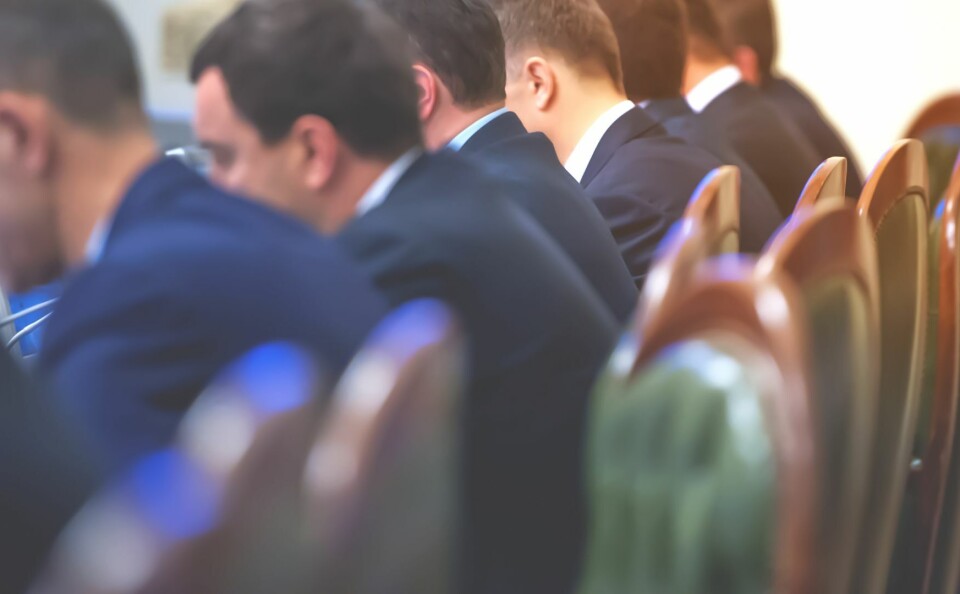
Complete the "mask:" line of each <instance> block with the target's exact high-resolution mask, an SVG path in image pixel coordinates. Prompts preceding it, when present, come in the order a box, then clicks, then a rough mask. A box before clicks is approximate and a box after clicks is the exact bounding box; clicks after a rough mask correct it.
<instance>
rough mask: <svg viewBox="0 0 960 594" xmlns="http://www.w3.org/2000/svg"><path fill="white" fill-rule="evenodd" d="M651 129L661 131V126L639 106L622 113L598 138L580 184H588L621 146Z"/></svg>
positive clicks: (651, 130) (584, 185) (649, 131)
mask: <svg viewBox="0 0 960 594" xmlns="http://www.w3.org/2000/svg"><path fill="white" fill-rule="evenodd" d="M653 131H660V132H663V128H661V127H660V125H659V124H657V122H656V121H655V120H654V119H653V118H651V117H650V116H648V115H647V114H646V113H644V111H643V110H642V109H640V108H639V107H636V108H634V109H631V110H630V111H628V112H627V113H625V114H623V115H622V116H621V117H620V119H618V120H617V121H616V122H614V123H613V125H612V126H610V129H609V130H607V133H606V134H604V135H603V138H601V139H600V144H598V145H597V150H596V151H594V153H593V157H591V159H590V164H589V165H587V170H586V171H585V172H584V174H583V179H582V180H581V181H580V183H581V185H582V186H583V187H586V186H588V185H589V184H590V182H592V181H593V179H594V178H595V177H596V176H597V174H598V173H600V170H602V169H603V167H604V165H606V164H607V162H608V161H609V160H610V158H611V157H613V155H614V153H616V152H617V150H618V149H619V148H620V147H621V146H623V145H625V144H627V143H628V142H630V141H631V140H634V139H636V138H640V137H642V136H645V135H647V134H649V133H651V132H653Z"/></svg>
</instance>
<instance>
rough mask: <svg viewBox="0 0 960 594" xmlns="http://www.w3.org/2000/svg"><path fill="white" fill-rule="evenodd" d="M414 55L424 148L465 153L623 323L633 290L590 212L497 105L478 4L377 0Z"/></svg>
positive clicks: (496, 41) (493, 45) (493, 23)
mask: <svg viewBox="0 0 960 594" xmlns="http://www.w3.org/2000/svg"><path fill="white" fill-rule="evenodd" d="M378 4H379V5H380V7H381V8H382V9H383V10H384V12H386V13H387V14H388V15H390V16H392V17H393V18H394V20H396V21H397V22H398V23H399V24H400V26H401V28H402V29H403V30H404V31H405V32H406V33H407V35H408V36H410V38H411V39H412V40H413V46H414V48H416V55H415V59H416V60H417V61H416V62H415V63H414V66H413V68H414V75H415V78H416V81H417V84H418V86H419V87H420V97H421V99H420V119H421V122H422V127H423V133H424V136H425V138H426V144H427V148H429V149H434V150H436V149H439V148H442V147H449V148H451V149H453V150H458V151H460V152H461V153H463V154H466V155H469V156H470V157H472V158H473V159H475V160H476V161H477V162H479V163H480V164H482V165H484V166H485V167H486V168H487V169H488V171H489V172H490V173H491V174H493V176H494V177H496V178H497V179H498V180H500V182H501V184H500V185H501V189H503V191H504V194H505V195H506V196H507V197H508V198H510V199H511V200H514V201H515V202H516V203H517V204H519V205H520V206H521V207H523V208H524V210H526V211H527V212H528V213H530V215H531V216H532V217H533V218H534V219H536V221H537V222H538V223H540V225H541V226H542V227H543V228H544V229H545V230H546V231H547V233H548V234H549V235H550V236H551V237H552V238H553V239H554V240H555V241H556V242H557V245H559V246H560V247H561V248H562V249H563V250H564V251H565V252H566V253H567V255H568V256H570V258H571V259H572V260H573V262H574V263H575V264H577V267H578V268H579V269H580V272H582V273H583V275H584V276H585V277H586V278H587V280H589V281H590V284H591V285H593V288H594V289H595V290H596V291H597V293H598V294H599V295H600V297H601V298H602V299H603V300H604V301H605V302H606V304H607V307H608V308H609V309H610V311H611V312H612V313H613V316H614V317H615V318H616V319H617V320H618V321H619V322H621V323H624V324H625V323H626V322H627V319H628V318H629V317H630V315H631V314H632V313H633V310H634V309H635V307H636V305H637V289H636V287H635V286H634V284H633V279H632V278H631V277H630V273H629V272H628V271H627V268H626V265H625V264H624V262H623V260H622V259H621V258H620V252H619V251H618V250H617V244H616V242H615V241H614V240H613V236H612V235H611V234H610V230H609V229H607V225H606V223H605V222H604V220H603V217H601V216H600V213H599V212H598V211H597V209H596V207H595V206H594V205H593V203H591V202H590V201H589V200H588V199H587V198H586V197H585V196H584V194H583V189H582V188H581V187H580V184H578V183H577V181H576V180H575V179H573V178H572V177H570V174H569V173H567V171H566V170H564V168H563V165H561V164H560V161H559V160H557V154H556V152H555V151H554V149H553V145H552V144H550V141H549V140H548V139H547V138H546V137H545V136H544V135H543V134H528V133H527V131H526V129H525V128H524V127H523V124H522V123H520V120H519V119H518V118H517V116H516V115H514V114H513V113H511V112H510V111H508V110H507V109H506V108H505V107H504V90H503V89H504V84H505V82H506V80H505V79H506V65H505V62H504V45H503V34H502V33H501V32H500V23H499V22H498V21H497V16H496V15H495V14H494V13H493V10H492V9H491V8H490V6H489V5H488V4H487V3H486V2H485V1H484V0H378Z"/></svg>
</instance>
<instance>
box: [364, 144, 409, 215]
mask: <svg viewBox="0 0 960 594" xmlns="http://www.w3.org/2000/svg"><path fill="white" fill-rule="evenodd" d="M422 154H423V151H422V150H421V149H420V148H419V147H417V148H412V149H410V150H409V151H407V152H405V153H404V154H403V155H402V156H401V157H400V158H399V159H397V160H396V161H394V162H393V163H392V164H391V165H390V166H389V167H387V168H386V169H385V170H384V172H383V173H381V174H380V177H378V178H377V181H375V182H373V184H372V185H371V186H370V188H369V189H368V190H367V192H366V193H365V194H364V195H363V197H362V198H360V201H359V202H357V210H356V216H357V217H358V218H359V217H362V216H363V215H365V214H367V213H368V212H370V211H371V210H373V209H374V208H376V207H378V206H380V205H381V204H383V201H384V200H386V199H387V196H389V195H390V192H392V191H393V188H394V187H396V185H397V184H398V183H399V182H400V178H402V177H403V176H404V174H405V173H406V172H407V170H408V169H410V167H411V166H413V164H414V163H416V161H417V159H419V158H420V155H422Z"/></svg>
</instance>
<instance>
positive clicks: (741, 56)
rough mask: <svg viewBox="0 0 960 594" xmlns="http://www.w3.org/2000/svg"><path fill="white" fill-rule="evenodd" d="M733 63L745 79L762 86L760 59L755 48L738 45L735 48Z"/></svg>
mask: <svg viewBox="0 0 960 594" xmlns="http://www.w3.org/2000/svg"><path fill="white" fill-rule="evenodd" d="M733 63H734V64H735V65H736V67H737V68H738V69H739V70H740V75H741V76H743V80H744V81H746V82H748V83H750V84H751V85H754V86H760V82H761V80H762V77H761V75H760V59H759V58H758V57H757V52H755V51H753V48H750V47H747V46H745V45H738V46H737V47H736V48H734V50H733Z"/></svg>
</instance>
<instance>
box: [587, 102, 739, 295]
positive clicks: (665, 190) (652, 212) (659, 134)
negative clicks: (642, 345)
mask: <svg viewBox="0 0 960 594" xmlns="http://www.w3.org/2000/svg"><path fill="white" fill-rule="evenodd" d="M721 165H722V163H721V162H720V160H719V159H717V158H716V157H714V156H713V155H711V154H709V153H707V152H706V151H704V150H703V149H700V148H697V147H695V146H692V145H690V144H687V143H686V142H684V141H683V140H680V139H679V138H675V137H673V136H670V135H668V134H667V131H666V130H664V129H663V127H662V126H660V124H658V123H657V122H656V121H654V120H653V118H651V117H650V116H649V115H647V114H646V113H645V112H644V111H643V110H642V109H640V108H639V107H637V108H634V109H631V110H630V111H628V112H627V113H626V114H624V115H623V116H621V117H620V119H618V120H617V121H616V122H614V124H613V126H611V127H610V129H609V130H607V133H606V134H604V136H603V138H602V139H601V140H600V144H599V145H598V146H597V150H596V151H595V152H594V153H593V157H592V158H591V159H590V163H589V165H587V170H586V172H585V173H584V176H583V179H582V180H580V183H581V184H582V185H583V188H584V190H585V191H586V194H587V197H588V198H590V199H591V200H593V203H594V204H596V205H597V209H598V210H599V211H600V214H601V215H603V218H604V219H606V221H607V226H608V227H609V228H610V230H611V231H612V232H613V237H614V239H615V240H616V241H617V244H618V245H619V246H620V254H621V256H622V257H623V260H624V261H625V262H626V263H627V268H629V269H630V273H631V274H632V275H633V279H634V282H635V283H636V285H637V287H638V288H642V287H643V283H644V281H645V280H646V277H647V272H648V270H649V268H650V264H651V262H652V260H653V257H654V255H655V253H656V250H657V246H658V245H659V244H660V241H661V240H662V239H663V237H664V235H666V233H667V231H669V230H670V227H671V226H672V225H673V224H674V223H675V222H676V221H677V220H678V219H680V217H682V216H683V212H684V211H685V210H686V207H687V204H688V203H689V202H690V198H691V197H692V196H693V193H694V191H695V190H696V189H697V186H699V185H700V182H701V181H703V178H705V177H706V176H707V175H708V174H709V173H710V172H711V171H713V170H714V169H716V168H717V167H720V166H721Z"/></svg>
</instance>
